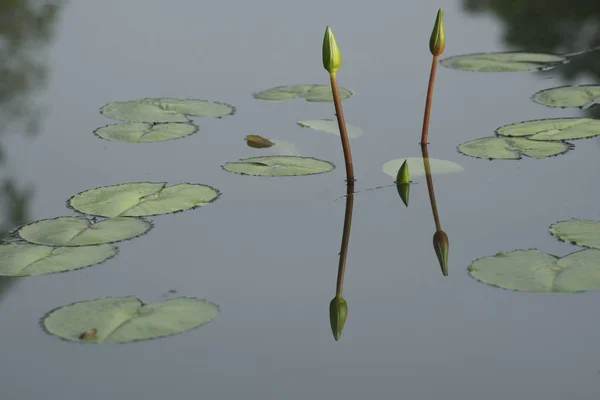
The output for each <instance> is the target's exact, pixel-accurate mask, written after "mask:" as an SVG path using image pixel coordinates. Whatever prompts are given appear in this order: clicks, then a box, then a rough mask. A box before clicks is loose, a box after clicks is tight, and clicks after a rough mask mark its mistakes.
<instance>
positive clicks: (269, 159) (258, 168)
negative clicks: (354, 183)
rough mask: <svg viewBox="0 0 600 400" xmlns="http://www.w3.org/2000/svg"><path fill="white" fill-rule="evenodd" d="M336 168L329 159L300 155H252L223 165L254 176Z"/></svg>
mask: <svg viewBox="0 0 600 400" xmlns="http://www.w3.org/2000/svg"><path fill="white" fill-rule="evenodd" d="M334 168H335V166H334V165H333V164H332V163H330V162H329V161H323V160H319V159H316V158H311V157H298V156H265V157H251V158H243V159H241V160H239V161H236V162H228V163H227V164H225V165H223V169H225V170H226V171H229V172H233V173H235V174H241V175H254V176H296V175H314V174H322V173H324V172H329V171H331V170H333V169H334Z"/></svg>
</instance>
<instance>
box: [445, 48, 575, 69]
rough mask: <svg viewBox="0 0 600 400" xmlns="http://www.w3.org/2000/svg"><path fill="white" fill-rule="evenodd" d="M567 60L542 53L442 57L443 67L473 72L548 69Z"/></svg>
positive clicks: (477, 54)
mask: <svg viewBox="0 0 600 400" xmlns="http://www.w3.org/2000/svg"><path fill="white" fill-rule="evenodd" d="M566 62H568V60H567V59H566V58H565V57H562V56H559V55H556V54H544V53H522V52H502V53H476V54H465V55H459V56H453V57H448V58H444V59H443V60H441V61H440V64H442V65H443V66H444V67H447V68H453V69H460V70H463V71H473V72H514V71H533V70H548V69H551V68H554V67H556V66H557V65H560V64H564V63H566Z"/></svg>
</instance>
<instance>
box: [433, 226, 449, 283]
mask: <svg viewBox="0 0 600 400" xmlns="http://www.w3.org/2000/svg"><path fill="white" fill-rule="evenodd" d="M433 248H434V249H435V254H436V255H437V258H438V261H439V262H440V266H441V267H442V274H444V276H448V236H447V235H446V232H444V231H441V230H440V231H437V232H436V233H435V234H434V235H433Z"/></svg>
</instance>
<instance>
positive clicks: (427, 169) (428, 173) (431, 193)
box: [421, 144, 442, 231]
mask: <svg viewBox="0 0 600 400" xmlns="http://www.w3.org/2000/svg"><path fill="white" fill-rule="evenodd" d="M421 154H422V155H423V167H424V168H425V179H426V180H427V192H429V201H430V202H431V212H432V214H433V221H434V222H435V230H436V231H441V230H442V226H441V224H440V217H439V215H438V209H437V203H436V201H435V192H434V191H433V179H432V177H431V165H430V164H429V152H428V151H427V144H421Z"/></svg>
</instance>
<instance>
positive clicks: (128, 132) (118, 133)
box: [94, 122, 198, 143]
mask: <svg viewBox="0 0 600 400" xmlns="http://www.w3.org/2000/svg"><path fill="white" fill-rule="evenodd" d="M197 131H198V127H197V126H196V125H192V124H189V123H180V122H171V123H164V124H148V123H125V124H109V125H106V126H103V127H102V128H98V129H96V130H95V131H94V133H95V134H96V135H97V136H99V137H101V138H102V139H106V140H111V141H116V142H126V143H150V142H161V141H163V140H172V139H179V138H182V137H185V136H189V135H191V134H193V133H196V132H197Z"/></svg>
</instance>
